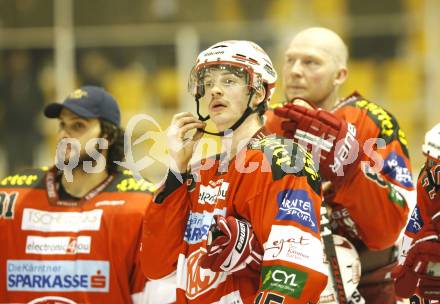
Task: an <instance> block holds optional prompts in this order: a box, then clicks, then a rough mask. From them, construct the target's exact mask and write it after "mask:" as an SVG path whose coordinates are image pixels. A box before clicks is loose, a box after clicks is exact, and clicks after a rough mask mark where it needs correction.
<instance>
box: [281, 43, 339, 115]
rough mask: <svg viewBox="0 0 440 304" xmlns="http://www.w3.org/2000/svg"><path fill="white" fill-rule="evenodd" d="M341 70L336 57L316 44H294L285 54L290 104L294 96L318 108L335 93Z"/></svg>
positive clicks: (285, 70)
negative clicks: (312, 103) (336, 80)
mask: <svg viewBox="0 0 440 304" xmlns="http://www.w3.org/2000/svg"><path fill="white" fill-rule="evenodd" d="M337 74H338V67H337V65H336V62H335V60H334V58H333V57H332V56H331V54H329V53H328V52H326V51H325V50H324V49H322V48H320V47H319V46H317V45H314V44H313V43H300V41H297V42H296V41H295V40H294V41H292V43H291V44H290V46H289V48H288V49H287V51H286V53H285V58H284V67H283V80H284V93H285V97H286V99H287V100H288V101H292V100H293V99H294V98H295V97H299V98H303V99H306V100H308V101H311V102H314V103H315V104H316V105H317V106H319V105H320V104H322V103H323V102H324V101H326V98H327V97H328V96H330V95H331V94H332V93H333V92H335V90H336V83H335V79H336V76H337Z"/></svg>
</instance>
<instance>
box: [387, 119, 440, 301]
mask: <svg viewBox="0 0 440 304" xmlns="http://www.w3.org/2000/svg"><path fill="white" fill-rule="evenodd" d="M422 150H423V154H424V155H425V156H426V163H425V165H424V166H423V168H422V170H421V171H420V174H419V178H418V180H417V205H416V207H415V208H414V210H413V212H412V215H411V219H410V221H409V222H408V225H407V226H406V230H405V235H404V237H403V241H402V248H401V251H400V255H399V265H398V266H397V267H396V268H395V269H394V271H393V277H394V279H395V285H396V292H397V294H398V295H399V296H401V297H404V298H409V297H411V296H412V295H413V294H417V295H414V297H413V298H411V303H421V304H422V303H426V304H428V303H429V300H437V302H438V300H440V124H437V125H436V126H434V127H433V128H432V129H431V130H429V131H428V132H427V133H426V135H425V143H424V144H423V146H422ZM437 302H433V303H437Z"/></svg>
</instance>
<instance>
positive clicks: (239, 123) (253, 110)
mask: <svg viewBox="0 0 440 304" xmlns="http://www.w3.org/2000/svg"><path fill="white" fill-rule="evenodd" d="M254 94H255V89H251V91H250V92H249V99H248V102H247V107H246V110H245V111H244V113H243V115H241V117H240V119H239V120H237V121H236V122H235V123H234V124H233V125H232V126H231V127H230V128H228V130H232V131H235V130H236V129H237V128H238V127H240V126H241V124H242V123H243V122H244V121H245V120H246V118H248V117H249V116H250V115H251V114H253V113H257V112H259V111H260V107H261V106H260V105H262V106H263V107H264V102H261V103H260V104H258V106H257V107H256V108H255V109H252V108H251V107H250V104H251V99H252V97H253V96H254ZM200 97H201V96H196V104H197V115H198V116H199V119H200V120H201V121H207V120H208V119H209V118H210V117H209V115H207V116H205V117H203V116H202V115H200V106H199V98H200ZM197 130H198V131H201V132H203V133H205V134H209V135H214V136H224V135H225V132H224V131H222V132H209V131H206V130H205V129H197Z"/></svg>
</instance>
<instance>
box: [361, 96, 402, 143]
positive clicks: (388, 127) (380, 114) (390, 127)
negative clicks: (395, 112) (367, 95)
mask: <svg viewBox="0 0 440 304" xmlns="http://www.w3.org/2000/svg"><path fill="white" fill-rule="evenodd" d="M356 105H357V106H358V107H360V108H364V109H366V110H367V111H368V113H369V114H370V115H372V116H373V117H374V118H375V119H374V120H375V121H377V123H378V125H379V126H380V129H381V133H380V134H381V135H382V136H381V137H390V136H392V135H393V132H394V123H393V118H392V117H391V116H390V114H388V112H387V111H385V110H384V109H383V108H382V107H380V106H379V105H377V104H375V103H372V102H368V101H367V100H360V101H358V102H356Z"/></svg>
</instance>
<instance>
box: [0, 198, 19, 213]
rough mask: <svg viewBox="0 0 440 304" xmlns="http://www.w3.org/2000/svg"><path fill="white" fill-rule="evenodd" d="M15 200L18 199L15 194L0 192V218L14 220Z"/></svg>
mask: <svg viewBox="0 0 440 304" xmlns="http://www.w3.org/2000/svg"><path fill="white" fill-rule="evenodd" d="M17 198H18V193H17V192H12V193H7V192H0V218H1V217H4V218H5V219H13V218H14V207H15V202H16V201H17Z"/></svg>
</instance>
